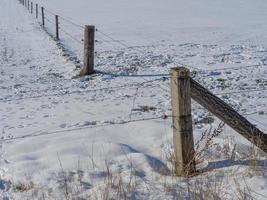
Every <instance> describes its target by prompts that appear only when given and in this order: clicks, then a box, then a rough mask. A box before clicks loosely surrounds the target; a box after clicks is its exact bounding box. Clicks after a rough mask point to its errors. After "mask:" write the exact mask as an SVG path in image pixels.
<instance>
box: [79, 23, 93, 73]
mask: <svg viewBox="0 0 267 200" xmlns="http://www.w3.org/2000/svg"><path fill="white" fill-rule="evenodd" d="M94 46H95V26H88V25H86V26H85V29H84V62H83V64H84V66H83V69H82V70H81V72H80V75H81V76H84V75H90V74H92V73H94V56H95V55H94V54H95V50H94Z"/></svg>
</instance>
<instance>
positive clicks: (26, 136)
mask: <svg viewBox="0 0 267 200" xmlns="http://www.w3.org/2000/svg"><path fill="white" fill-rule="evenodd" d="M157 119H163V120H165V119H167V117H166V116H165V115H162V116H156V117H149V118H140V119H133V120H122V121H117V122H116V121H113V122H111V121H110V122H107V123H103V124H98V125H89V126H83V127H78V128H72V129H65V130H56V131H51V132H49V131H38V132H34V133H31V134H27V135H22V136H17V137H13V138H6V139H1V140H0V142H8V141H14V140H19V139H26V138H33V137H40V136H46V135H54V134H59V133H68V132H73V131H78V130H84V129H93V128H100V127H108V126H115V125H125V124H129V123H134V122H141V121H151V120H157Z"/></svg>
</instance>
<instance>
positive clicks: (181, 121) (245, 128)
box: [0, 1, 267, 176]
mask: <svg viewBox="0 0 267 200" xmlns="http://www.w3.org/2000/svg"><path fill="white" fill-rule="evenodd" d="M28 2H29V1H28ZM28 9H29V3H28ZM42 11H44V9H43V7H42ZM44 19H46V20H47V21H48V19H47V18H45V17H44V12H42V24H43V26H44V24H45V23H44ZM78 26H79V25H78ZM86 31H87V32H86ZM97 32H99V33H100V34H101V35H103V36H105V37H107V38H108V39H110V40H111V42H114V43H116V44H120V45H121V46H123V47H125V48H131V47H130V46H128V45H127V44H125V43H124V42H121V41H117V40H115V39H114V38H113V37H110V36H109V35H108V34H106V33H104V32H102V31H99V30H97ZM86 33H87V35H86ZM94 36H95V27H94V26H86V27H85V38H84V41H85V42H84V43H85V47H86V48H87V50H86V51H85V54H87V55H85V57H86V56H89V53H90V55H92V52H94V41H95V39H94ZM92 39H93V41H91V42H87V40H92ZM138 51H139V50H138ZM140 52H141V51H140ZM87 59H88V58H87ZM89 62H93V58H92V59H91V60H90V59H88V63H89ZM259 66H260V65H251V66H241V67H238V68H236V67H233V68H231V67H229V68H220V69H215V70H217V71H219V70H230V69H241V68H248V67H259ZM198 70H199V71H200V72H201V71H215V70H214V69H211V70H201V69H198ZM102 73H103V74H105V73H104V72H102ZM84 75H87V73H85V74H84ZM106 75H111V76H122V77H123V76H124V75H123V74H121V75H116V74H112V73H106ZM151 76H153V77H155V76H164V77H163V78H162V79H164V80H165V79H168V78H171V102H172V116H171V117H172V121H173V144H174V154H175V165H176V166H175V172H176V174H177V175H179V176H190V175H192V174H195V172H196V167H195V166H196V163H195V157H194V156H195V151H194V140H193V128H192V114H191V99H194V100H195V101H196V102H197V103H199V104H200V105H202V106H203V107H204V108H205V109H207V110H208V111H209V112H211V113H212V114H213V115H214V116H216V117H218V118H219V119H221V120H222V121H224V122H225V123H227V124H228V125H229V126H230V127H232V128H233V129H234V130H236V131H237V132H238V133H240V134H241V135H242V136H244V137H245V138H246V139H247V140H249V141H250V142H251V143H253V144H254V145H256V146H257V147H259V148H260V149H261V150H263V151H264V152H266V153H267V135H266V134H265V133H263V132H262V131H261V130H260V129H258V128H257V127H256V126H255V125H253V124H252V123H251V122H249V121H248V120H247V119H246V118H244V117H243V116H242V115H240V114H239V113H238V112H237V111H235V110H234V109H233V108H232V107H231V106H229V105H228V104H227V103H226V102H224V101H223V100H221V99H220V98H218V97H217V96H216V95H226V94H241V93H248V92H262V91H267V88H266V87H262V88H256V89H244V90H238V91H228V92H222V93H217V94H216V95H214V94H213V93H212V92H210V91H209V90H207V89H206V88H205V87H203V86H202V85H201V84H199V83H198V82H196V81H195V80H194V79H193V78H192V77H190V72H189V69H188V68H185V67H180V68H172V69H171V76H170V74H158V75H156V74H154V75H151ZM151 76H150V77H151ZM126 77H135V75H126ZM138 77H141V78H143V79H144V76H140V75H139V76H138ZM154 81H156V80H150V81H147V82H143V83H139V84H138V87H135V88H136V93H135V95H134V98H133V102H132V110H131V113H130V115H129V117H130V120H121V121H110V122H106V123H102V124H96V125H89V126H84V127H78V128H72V129H65V130H56V131H52V132H47V131H45V132H37V133H32V134H28V135H24V136H18V137H14V138H6V139H2V140H0V142H1V141H12V140H18V139H23V138H29V137H38V136H44V135H52V134H57V133H66V132H72V131H75V130H82V129H89V128H97V127H104V126H114V125H123V124H128V123H133V122H140V121H148V120H156V119H167V118H168V117H169V116H168V115H165V114H164V115H162V116H156V117H150V118H141V119H134V120H132V119H131V118H132V111H133V109H134V106H135V102H136V98H137V95H138V91H139V88H141V87H142V86H143V87H144V84H146V83H148V82H154ZM118 87H123V86H118ZM110 88H111V87H108V88H105V89H110ZM103 89H104V88H99V89H95V90H87V91H86V90H84V91H83V93H84V92H92V91H97V90H103ZM162 89H163V88H162ZM75 92H77V91H73V93H75ZM78 93H81V92H80V91H79V92H78ZM68 94H70V93H66V94H61V95H68ZM46 96H47V95H46ZM252 120H253V119H252ZM254 120H256V119H254ZM262 124H263V123H262ZM263 125H264V126H265V125H266V124H263Z"/></svg>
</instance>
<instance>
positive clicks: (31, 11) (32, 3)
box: [31, 2, 33, 14]
mask: <svg viewBox="0 0 267 200" xmlns="http://www.w3.org/2000/svg"><path fill="white" fill-rule="evenodd" d="M32 12H33V3H32V2H31V14H32Z"/></svg>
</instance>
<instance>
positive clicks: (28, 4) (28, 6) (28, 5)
mask: <svg viewBox="0 0 267 200" xmlns="http://www.w3.org/2000/svg"><path fill="white" fill-rule="evenodd" d="M27 8H28V10H30V0H28V3H27Z"/></svg>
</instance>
